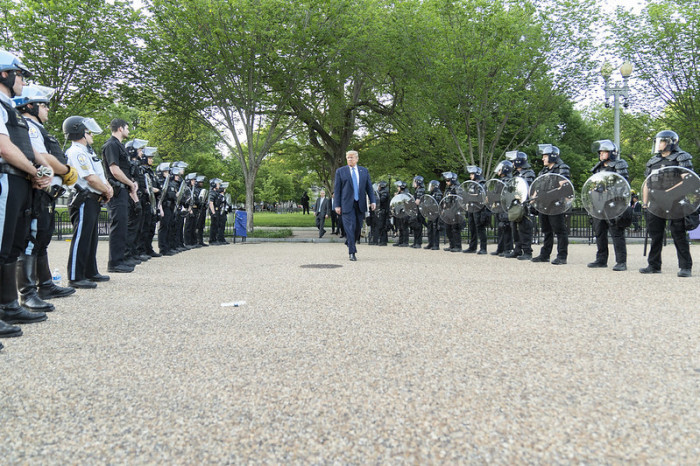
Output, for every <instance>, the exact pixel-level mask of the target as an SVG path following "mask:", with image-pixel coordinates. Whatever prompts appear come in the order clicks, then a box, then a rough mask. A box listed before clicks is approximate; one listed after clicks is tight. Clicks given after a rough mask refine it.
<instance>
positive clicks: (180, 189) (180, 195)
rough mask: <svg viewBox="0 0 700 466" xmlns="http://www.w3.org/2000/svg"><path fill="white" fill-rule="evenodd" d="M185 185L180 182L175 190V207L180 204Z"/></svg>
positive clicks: (183, 182)
mask: <svg viewBox="0 0 700 466" xmlns="http://www.w3.org/2000/svg"><path fill="white" fill-rule="evenodd" d="M185 185H186V183H185V181H184V180H182V181H180V187H179V188H178V190H177V196H176V198H175V200H176V201H177V205H181V204H182V198H183V197H184V196H185V188H186V186H185Z"/></svg>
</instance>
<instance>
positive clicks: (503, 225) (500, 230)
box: [491, 160, 513, 257]
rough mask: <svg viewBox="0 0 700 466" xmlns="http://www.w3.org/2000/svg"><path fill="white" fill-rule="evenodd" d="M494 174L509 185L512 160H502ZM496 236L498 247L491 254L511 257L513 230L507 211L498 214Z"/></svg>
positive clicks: (511, 173) (511, 174)
mask: <svg viewBox="0 0 700 466" xmlns="http://www.w3.org/2000/svg"><path fill="white" fill-rule="evenodd" d="M494 172H495V173H496V176H498V178H499V179H500V180H501V181H502V182H503V183H504V184H507V183H508V182H509V181H510V179H511V178H512V177H513V163H512V162H511V161H510V160H502V161H501V162H499V163H498V165H496V169H495V170H494ZM496 236H497V238H498V246H497V247H496V250H495V251H494V252H492V253H491V254H492V255H494V256H501V257H505V256H508V255H511V254H512V253H513V230H512V229H511V227H510V220H509V219H508V212H507V211H506V212H499V213H497V214H496Z"/></svg>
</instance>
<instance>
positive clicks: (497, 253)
mask: <svg viewBox="0 0 700 466" xmlns="http://www.w3.org/2000/svg"><path fill="white" fill-rule="evenodd" d="M501 253H502V251H493V252H492V253H491V255H492V256H498V255H500V254H501Z"/></svg>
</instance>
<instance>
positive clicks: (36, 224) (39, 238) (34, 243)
mask: <svg viewBox="0 0 700 466" xmlns="http://www.w3.org/2000/svg"><path fill="white" fill-rule="evenodd" d="M54 206H55V202H54V200H53V199H52V198H51V196H49V195H48V193H47V192H46V191H44V190H41V189H34V190H33V200H32V215H31V220H30V227H29V237H28V242H27V247H26V249H25V250H24V254H26V255H28V256H37V257H39V256H45V255H46V254H47V252H46V250H47V248H48V246H49V243H50V242H51V236H52V235H53V231H54V228H55V221H54V215H53V211H54Z"/></svg>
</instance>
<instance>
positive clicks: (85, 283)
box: [68, 279, 97, 289]
mask: <svg viewBox="0 0 700 466" xmlns="http://www.w3.org/2000/svg"><path fill="white" fill-rule="evenodd" d="M68 284H69V285H70V286H72V287H73V288H83V289H91V288H97V283H95V282H91V281H90V280H88V279H83V280H70V281H69V282H68Z"/></svg>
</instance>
